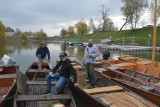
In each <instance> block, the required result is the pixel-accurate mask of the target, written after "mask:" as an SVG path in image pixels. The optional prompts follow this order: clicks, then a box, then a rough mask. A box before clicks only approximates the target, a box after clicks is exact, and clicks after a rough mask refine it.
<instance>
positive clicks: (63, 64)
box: [53, 59, 77, 83]
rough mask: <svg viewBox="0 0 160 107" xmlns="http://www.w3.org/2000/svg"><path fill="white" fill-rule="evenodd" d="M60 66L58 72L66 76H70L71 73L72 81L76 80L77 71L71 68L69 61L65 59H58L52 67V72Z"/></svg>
mask: <svg viewBox="0 0 160 107" xmlns="http://www.w3.org/2000/svg"><path fill="white" fill-rule="evenodd" d="M58 68H60V70H59V74H60V75H61V76H64V77H66V78H68V79H69V78H70V76H71V75H73V76H74V82H75V83H76V82H77V73H76V71H75V69H74V68H73V65H72V64H71V61H70V60H69V59H67V60H66V61H59V62H58V63H57V65H56V66H55V67H54V68H53V73H55V72H56V71H57V69H58Z"/></svg>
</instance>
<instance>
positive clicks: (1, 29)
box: [0, 21, 6, 40]
mask: <svg viewBox="0 0 160 107" xmlns="http://www.w3.org/2000/svg"><path fill="white" fill-rule="evenodd" d="M5 31H6V30H5V26H4V25H3V23H2V22H1V21H0V40H4V39H5Z"/></svg>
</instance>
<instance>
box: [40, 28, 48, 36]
mask: <svg viewBox="0 0 160 107" xmlns="http://www.w3.org/2000/svg"><path fill="white" fill-rule="evenodd" d="M40 33H41V34H42V36H43V37H44V38H45V37H47V34H46V33H45V32H43V29H40Z"/></svg>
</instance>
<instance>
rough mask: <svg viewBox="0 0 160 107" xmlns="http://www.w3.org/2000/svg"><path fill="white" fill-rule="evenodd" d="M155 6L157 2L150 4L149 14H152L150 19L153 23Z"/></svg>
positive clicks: (159, 5) (159, 10)
mask: <svg viewBox="0 0 160 107" xmlns="http://www.w3.org/2000/svg"><path fill="white" fill-rule="evenodd" d="M154 4H155V2H154V1H151V2H150V4H149V6H148V7H149V14H150V19H151V21H152V22H153V21H154ZM157 14H158V15H157V17H159V16H160V1H159V3H158V13H157Z"/></svg>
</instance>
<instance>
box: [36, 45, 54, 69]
mask: <svg viewBox="0 0 160 107" xmlns="http://www.w3.org/2000/svg"><path fill="white" fill-rule="evenodd" d="M36 56H37V58H38V69H41V64H42V62H43V61H45V62H47V63H48V65H49V68H50V69H52V64H51V63H50V52H49V49H48V47H47V46H46V45H45V42H41V44H40V47H39V48H38V49H37V51H36Z"/></svg>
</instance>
